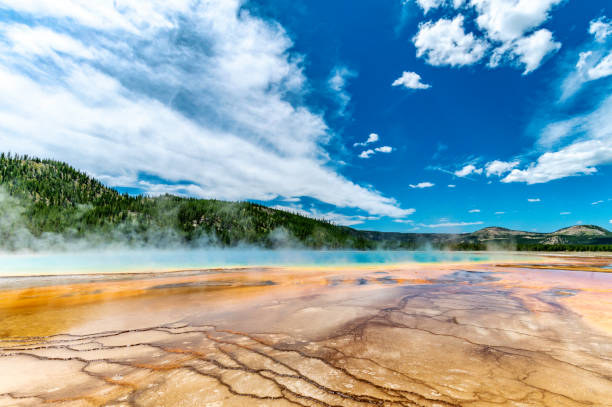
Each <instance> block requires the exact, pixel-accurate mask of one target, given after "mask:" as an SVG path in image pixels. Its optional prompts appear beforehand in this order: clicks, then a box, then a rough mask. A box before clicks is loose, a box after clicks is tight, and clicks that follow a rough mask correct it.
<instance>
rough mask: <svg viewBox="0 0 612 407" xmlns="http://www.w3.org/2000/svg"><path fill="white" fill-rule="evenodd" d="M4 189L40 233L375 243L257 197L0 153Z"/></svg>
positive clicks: (154, 240)
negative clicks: (152, 186)
mask: <svg viewBox="0 0 612 407" xmlns="http://www.w3.org/2000/svg"><path fill="white" fill-rule="evenodd" d="M0 189H1V190H4V191H5V192H6V193H8V194H9V195H10V196H11V197H12V198H14V199H17V200H19V202H20V205H18V206H19V208H17V209H18V210H20V213H19V217H20V219H21V222H22V225H23V226H24V227H25V228H26V229H27V231H28V232H29V233H31V234H32V235H33V236H38V237H40V236H43V235H45V234H59V235H61V236H62V237H66V238H70V239H82V238H84V237H92V236H94V237H95V239H96V240H97V241H104V239H108V240H113V239H115V240H116V239H120V240H121V241H124V242H127V243H138V244H158V243H159V244H161V245H164V244H167V243H168V242H169V241H171V240H178V242H175V243H178V244H187V245H196V246H197V245H201V244H206V245H211V244H212V245H219V246H236V245H239V244H254V245H258V246H264V247H279V246H305V247H309V248H330V249H335V248H355V249H372V248H374V247H375V245H374V243H373V242H371V241H369V240H368V239H364V238H363V237H361V236H359V235H358V234H356V233H354V232H355V231H353V230H352V229H349V228H345V227H341V226H337V225H334V224H332V223H331V222H329V221H327V220H315V219H311V218H307V217H304V216H300V215H297V214H292V213H289V212H284V211H280V210H275V209H271V208H268V207H265V206H263V205H258V204H255V203H250V202H225V201H219V200H209V199H195V198H183V197H178V196H173V195H163V196H159V197H148V196H144V195H140V196H130V195H127V194H120V193H118V192H117V191H115V190H113V189H111V188H107V187H105V186H104V185H103V184H102V183H100V182H99V181H97V180H95V179H93V178H91V177H90V176H88V175H87V174H85V173H83V172H80V171H77V170H75V169H74V168H72V167H71V166H69V165H67V164H65V163H62V162H58V161H54V160H41V159H39V158H32V157H28V156H19V155H10V154H4V153H1V154H0ZM5 206H6V205H5ZM17 209H15V208H13V210H17ZM0 210H4V212H6V211H7V208H0ZM7 233H10V231H4V234H5V235H6V234H7ZM160 237H165V238H164V239H160ZM5 240H7V239H5ZM2 244H3V242H0V247H1V246H2Z"/></svg>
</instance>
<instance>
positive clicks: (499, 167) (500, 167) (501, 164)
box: [485, 160, 520, 177]
mask: <svg viewBox="0 0 612 407" xmlns="http://www.w3.org/2000/svg"><path fill="white" fill-rule="evenodd" d="M519 164H520V162H519V161H511V162H505V161H499V160H495V161H491V162H489V163H487V164H486V165H485V174H486V175H487V177H490V176H492V175H497V176H502V175H504V174H505V173H507V172H509V171H510V170H512V169H513V168H515V167H516V166H517V165H519Z"/></svg>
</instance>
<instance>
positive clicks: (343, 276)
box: [0, 256, 612, 407]
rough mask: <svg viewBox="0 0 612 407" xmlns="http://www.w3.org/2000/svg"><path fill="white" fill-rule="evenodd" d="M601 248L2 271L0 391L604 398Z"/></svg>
mask: <svg viewBox="0 0 612 407" xmlns="http://www.w3.org/2000/svg"><path fill="white" fill-rule="evenodd" d="M610 263H612V260H611V259H610V258H604V257H597V256H579V257H572V256H565V257H562V258H560V257H549V258H547V259H546V260H544V261H542V262H538V263H534V264H508V263H505V264H448V265H410V266H399V265H398V266H387V267H360V268H346V269H335V268H317V269H309V268H299V269H298V268H265V269H236V270H228V269H225V270H189V271H181V272H176V273H150V274H139V275H132V274H124V275H108V276H100V275H96V276H91V275H88V276H78V275H73V276H62V277H27V278H26V277H24V278H11V279H0V290H1V291H0V321H2V323H1V325H0V406H38V405H56V406H209V407H217V406H290V405H293V406H366V405H380V406H500V405H502V406H551V407H552V406H555V407H556V406H612V273H609V272H606V271H610V270H609V269H605V268H603V267H605V266H607V265H609V264H610Z"/></svg>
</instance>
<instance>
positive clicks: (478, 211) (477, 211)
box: [468, 209, 480, 213]
mask: <svg viewBox="0 0 612 407" xmlns="http://www.w3.org/2000/svg"><path fill="white" fill-rule="evenodd" d="M468 212H469V213H480V209H470V210H469V211H468Z"/></svg>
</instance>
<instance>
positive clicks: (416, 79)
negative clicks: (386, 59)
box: [391, 71, 431, 89]
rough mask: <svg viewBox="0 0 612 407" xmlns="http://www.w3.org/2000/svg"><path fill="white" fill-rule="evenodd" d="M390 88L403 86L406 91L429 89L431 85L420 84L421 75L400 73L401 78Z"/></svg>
mask: <svg viewBox="0 0 612 407" xmlns="http://www.w3.org/2000/svg"><path fill="white" fill-rule="evenodd" d="M391 86H403V87H405V88H408V89H429V88H431V85H429V84H426V83H423V82H421V75H419V74H418V73H416V72H406V71H404V73H402V76H401V77H399V78H397V79H396V80H395V81H394V82H393V83H392V84H391Z"/></svg>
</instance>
